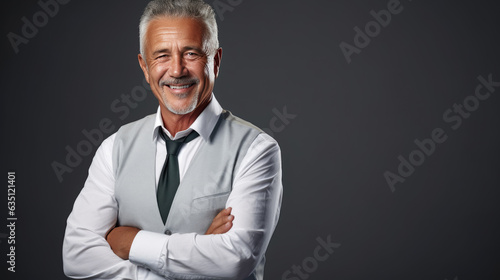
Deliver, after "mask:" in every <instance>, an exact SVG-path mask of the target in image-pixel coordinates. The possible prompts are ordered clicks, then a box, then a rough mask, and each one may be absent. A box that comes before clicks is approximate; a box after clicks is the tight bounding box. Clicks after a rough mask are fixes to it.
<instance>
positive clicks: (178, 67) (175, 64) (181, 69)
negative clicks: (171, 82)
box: [168, 55, 187, 78]
mask: <svg viewBox="0 0 500 280" xmlns="http://www.w3.org/2000/svg"><path fill="white" fill-rule="evenodd" d="M186 72H187V69H186V67H185V65H184V60H183V59H182V57H181V56H180V55H174V56H173V57H172V59H171V60H170V67H169V69H168V74H169V75H170V77H172V78H181V77H184V76H186V75H187V73H186Z"/></svg>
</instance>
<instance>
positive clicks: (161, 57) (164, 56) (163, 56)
mask: <svg viewBox="0 0 500 280" xmlns="http://www.w3.org/2000/svg"><path fill="white" fill-rule="evenodd" d="M167 58H168V56H167V55H166V54H162V55H159V56H157V57H156V59H158V60H165V59H167Z"/></svg>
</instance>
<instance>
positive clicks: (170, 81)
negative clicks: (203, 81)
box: [159, 77, 200, 87]
mask: <svg viewBox="0 0 500 280" xmlns="http://www.w3.org/2000/svg"><path fill="white" fill-rule="evenodd" d="M199 82H200V80H199V79H197V78H191V77H187V78H165V79H161V80H160V82H159V85H160V87H162V86H168V85H174V86H175V85H186V84H198V83H199Z"/></svg>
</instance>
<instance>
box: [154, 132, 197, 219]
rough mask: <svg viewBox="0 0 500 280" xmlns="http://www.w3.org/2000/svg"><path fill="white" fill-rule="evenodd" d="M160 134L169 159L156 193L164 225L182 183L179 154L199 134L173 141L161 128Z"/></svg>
mask: <svg viewBox="0 0 500 280" xmlns="http://www.w3.org/2000/svg"><path fill="white" fill-rule="evenodd" d="M158 132H159V134H160V136H161V138H163V140H165V143H166V146H167V159H166V160H165V163H164V164H163V169H162V170H161V174H160V179H159V180H158V190H157V192H156V199H157V200H158V208H159V209H160V214H161V219H162V220H163V223H165V222H166V221H167V217H168V212H169V211H170V207H171V206H172V202H173V201H174V197H175V193H176V192H177V188H178V187H179V183H180V178H179V161H178V160H177V154H178V153H179V150H180V148H181V146H182V144H184V143H187V142H189V141H191V140H193V139H194V138H196V137H198V133H197V132H196V131H194V130H193V131H192V132H191V133H189V135H188V136H186V137H182V138H179V139H177V140H171V139H170V138H168V137H167V136H166V135H165V133H164V132H163V130H162V129H161V127H160V128H159V130H158Z"/></svg>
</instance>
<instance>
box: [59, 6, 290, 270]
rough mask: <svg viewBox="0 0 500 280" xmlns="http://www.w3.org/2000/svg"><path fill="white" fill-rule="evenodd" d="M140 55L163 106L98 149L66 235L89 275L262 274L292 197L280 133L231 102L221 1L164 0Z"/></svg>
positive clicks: (149, 19)
mask: <svg viewBox="0 0 500 280" xmlns="http://www.w3.org/2000/svg"><path fill="white" fill-rule="evenodd" d="M140 44H141V53H140V54H139V55H138V58H139V64H140V66H141V68H142V70H143V72H144V75H145V77H146V80H147V82H148V83H149V84H150V86H151V89H152V91H153V93H154V94H155V96H156V98H157V99H158V101H159V108H158V110H157V113H156V114H154V115H151V116H148V117H146V118H144V119H141V120H139V121H136V122H133V123H130V124H128V125H125V126H123V127H121V128H120V129H119V130H118V132H117V133H115V134H113V135H112V136H110V137H109V138H108V139H106V140H105V141H104V142H103V143H102V144H101V146H100V147H99V149H98V150H97V152H96V155H95V157H94V159H93V162H92V165H91V166H90V169H89V176H88V178H87V181H86V182H85V186H84V188H83V189H82V191H81V193H80V195H79V196H78V198H77V199H76V201H75V205H74V208H73V211H72V213H71V214H70V216H69V218H68V222H67V228H66V233H65V238H64V244H63V260H64V271H65V274H66V275H67V276H69V277H72V278H78V279H263V270H264V253H265V251H266V248H267V245H268V244H269V240H270V238H271V235H272V233H273V231H274V228H275V227H276V224H277V221H278V216H279V210H280V205H281V196H282V185H281V158H280V150H279V146H278V144H277V143H276V141H275V140H274V139H272V138H271V137H270V136H268V135H267V134H265V133H263V132H262V131H261V130H259V129H258V128H256V127H254V126H252V125H251V124H249V123H247V122H245V121H243V120H241V119H239V118H237V117H234V116H233V115H232V114H231V113H229V112H228V111H225V110H223V109H222V108H221V107H220V105H219V103H218V102H217V100H216V99H215V96H214V95H213V93H212V90H213V87H214V82H215V79H216V78H217V75H218V73H219V67H220V63H221V58H222V49H220V48H219V46H218V40H217V25H216V22H215V16H214V12H213V10H212V9H211V8H210V6H209V5H207V4H206V3H203V2H202V1H201V0H198V1H197V0H189V1H186V0H180V1H176V0H155V1H152V2H150V3H149V4H148V6H147V7H146V9H145V11H144V14H143V16H142V18H141V23H140Z"/></svg>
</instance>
